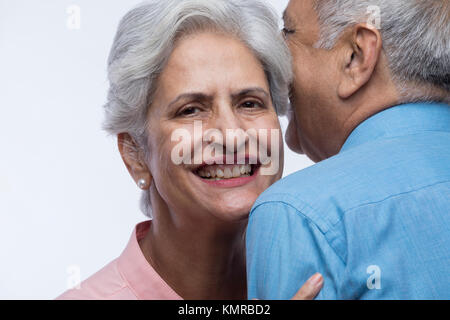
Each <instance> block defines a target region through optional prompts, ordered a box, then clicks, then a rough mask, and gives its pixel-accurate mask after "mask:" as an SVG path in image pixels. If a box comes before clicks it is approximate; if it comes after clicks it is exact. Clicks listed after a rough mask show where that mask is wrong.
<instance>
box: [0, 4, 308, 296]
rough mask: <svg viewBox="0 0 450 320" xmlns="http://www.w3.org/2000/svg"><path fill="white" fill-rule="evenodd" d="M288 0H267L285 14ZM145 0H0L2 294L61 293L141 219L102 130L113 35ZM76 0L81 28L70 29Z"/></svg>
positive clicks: (114, 251) (121, 243) (111, 253)
mask: <svg viewBox="0 0 450 320" xmlns="http://www.w3.org/2000/svg"><path fill="white" fill-rule="evenodd" d="M287 1H288V0H272V1H270V2H271V4H272V5H273V6H274V7H275V8H276V9H277V10H278V12H279V13H280V15H281V12H282V11H283V9H284V8H285V6H286V4H287ZM138 2H140V1H135V0H133V1H130V0H127V1H124V0H121V1H111V0H95V1H93V0H73V1H66V0H40V1H35V0H0V111H1V114H0V138H1V145H0V299H19V298H20V299H52V298H54V297H56V296H57V295H59V294H60V293H62V292H63V291H65V290H66V288H67V284H68V281H69V283H70V279H71V278H70V270H68V268H70V267H71V266H77V267H78V268H79V270H80V271H81V279H85V278H87V277H88V276H89V275H91V274H92V273H94V272H95V271H97V270H98V269H100V268H101V267H103V266H104V265H105V264H107V263H108V262H109V261H111V260H112V259H114V258H116V257H117V256H118V255H119V254H120V253H121V252H122V250H123V248H124V247H125V245H126V243H127V241H128V239H129V237H130V234H131V231H132V229H133V227H134V226H135V224H136V223H138V222H140V221H143V220H145V217H144V216H143V215H142V213H141V212H140V211H139V207H138V200H139V195H140V192H139V190H138V188H137V187H136V185H135V184H134V182H133V180H132V179H131V178H130V177H129V175H128V172H127V170H126V168H125V166H124V165H123V163H122V160H121V158H120V155H119V152H118V150H117V146H116V141H115V140H114V139H112V138H107V137H106V134H105V133H104V132H103V131H102V130H101V128H100V126H101V122H102V119H103V113H102V105H103V103H104V102H105V97H106V90H107V80H106V59H107V56H108V53H109V49H110V46H111V44H112V39H113V37H114V34H115V30H116V27H117V24H118V21H119V20H120V18H121V17H122V16H123V15H124V14H125V12H126V11H127V10H129V9H130V8H131V7H132V6H133V5H135V4H137V3H138ZM70 5H77V6H79V7H80V8H81V28H80V29H79V30H71V29H70V28H68V27H67V19H68V16H69V15H68V13H67V12H66V10H67V8H68V7H69V6H70ZM282 123H283V126H285V125H286V120H285V119H282ZM285 158H286V164H285V168H286V170H285V174H289V173H292V172H294V171H297V170H299V169H302V168H304V167H306V166H308V165H310V164H311V162H310V161H309V160H308V159H307V158H306V157H304V156H298V155H295V154H293V153H292V152H291V151H290V150H288V149H287V148H286V157H285Z"/></svg>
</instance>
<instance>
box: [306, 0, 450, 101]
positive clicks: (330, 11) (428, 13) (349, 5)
mask: <svg viewBox="0 0 450 320" xmlns="http://www.w3.org/2000/svg"><path fill="white" fill-rule="evenodd" d="M315 9H316V12H317V14H318V19H319V25H320V40H319V42H318V43H317V45H316V46H317V47H321V48H325V49H331V48H332V47H333V46H334V44H335V43H336V41H337V40H338V38H339V36H340V35H341V34H342V32H343V31H344V30H345V29H347V28H348V27H349V26H352V25H354V24H357V23H361V22H367V21H371V20H372V21H376V20H377V19H379V20H378V21H379V22H380V25H379V26H377V27H379V28H380V32H381V34H382V38H383V49H384V52H385V54H386V56H387V59H388V62H389V68H390V70H391V74H392V76H393V79H394V81H395V83H396V85H397V87H398V88H399V90H400V93H401V95H402V99H403V100H409V101H404V102H411V101H416V100H429V99H431V100H433V99H436V98H437V99H438V100H444V101H448V99H449V96H450V93H449V91H450V0H315ZM374 13H375V14H377V13H379V14H380V16H379V17H374V16H373V14H374ZM411 85H412V86H411ZM433 88H436V89H440V90H439V91H441V92H443V95H441V96H440V97H433V95H432V94H430V92H431V91H430V90H429V89H433Z"/></svg>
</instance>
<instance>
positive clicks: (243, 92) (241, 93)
mask: <svg viewBox="0 0 450 320" xmlns="http://www.w3.org/2000/svg"><path fill="white" fill-rule="evenodd" d="M252 93H253V94H255V93H256V94H263V95H264V97H265V98H266V99H268V98H269V97H270V95H269V93H268V92H267V91H266V90H264V89H263V88H260V87H252V88H245V89H242V90H240V91H239V92H236V93H233V94H232V95H231V97H232V98H233V100H236V99H239V98H242V97H245V96H248V95H249V94H252Z"/></svg>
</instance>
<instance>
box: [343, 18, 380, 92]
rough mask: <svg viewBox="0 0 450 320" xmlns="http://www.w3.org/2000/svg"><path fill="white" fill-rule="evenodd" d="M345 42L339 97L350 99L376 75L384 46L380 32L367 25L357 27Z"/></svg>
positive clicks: (345, 38)
mask: <svg viewBox="0 0 450 320" xmlns="http://www.w3.org/2000/svg"><path fill="white" fill-rule="evenodd" d="M343 41H344V42H345V44H344V46H343V47H342V50H343V52H344V63H343V73H342V77H341V81H340V83H339V87H338V95H339V97H340V98H341V99H348V98H350V97H351V96H353V95H354V94H355V93H357V92H358V91H359V90H360V89H361V88H362V87H364V85H366V84H367V83H368V82H369V81H370V79H371V78H372V76H373V75H374V73H375V68H376V66H377V63H378V61H379V58H380V54H381V50H382V47H383V46H382V38H381V34H380V32H379V30H378V29H376V28H375V27H374V26H372V25H370V24H367V23H360V24H357V25H355V26H354V27H353V28H352V31H351V32H349V33H347V35H346V36H344V39H343Z"/></svg>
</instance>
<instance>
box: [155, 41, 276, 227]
mask: <svg viewBox="0 0 450 320" xmlns="http://www.w3.org/2000/svg"><path fill="white" fill-rule="evenodd" d="M148 121H149V126H148V129H147V130H148V136H149V139H148V141H149V142H148V143H149V146H148V147H149V151H150V153H149V154H150V155H149V159H147V165H148V168H149V170H150V173H151V175H152V178H153V180H152V183H153V186H152V192H156V193H157V194H156V199H162V201H163V202H164V203H165V205H167V206H168V208H169V209H171V211H173V212H186V211H189V212H191V214H194V215H196V217H195V218H204V217H208V216H209V217H210V216H211V215H214V216H215V217H216V218H218V219H220V220H224V221H236V220H240V219H245V218H247V217H248V213H249V211H250V209H251V207H252V205H253V203H254V202H255V200H256V198H257V197H258V196H259V195H260V194H261V193H262V192H263V191H264V190H265V189H266V188H268V187H269V186H270V185H271V184H272V183H274V182H275V181H277V180H278V179H279V178H280V177H281V174H282V169H283V168H282V166H283V149H282V148H283V143H282V135H281V130H280V126H279V122H278V117H277V114H276V112H275V109H274V107H273V105H272V100H271V96H270V91H269V85H268V82H267V79H266V76H265V72H264V70H263V67H262V65H261V63H260V62H259V60H258V59H257V58H256V57H255V56H254V55H253V53H252V52H251V51H250V50H249V49H248V48H247V47H246V46H245V45H243V44H242V43H241V42H240V41H238V40H235V39H233V38H231V37H228V36H224V35H220V34H215V33H199V34H195V35H191V36H188V37H185V38H183V39H181V40H179V41H178V42H177V45H176V48H175V49H174V50H173V52H172V54H171V56H170V58H169V60H168V63H167V65H166V67H165V68H164V70H163V72H162V73H161V75H160V77H159V79H158V85H157V90H156V92H155V95H154V97H153V102H152V105H151V106H150V108H149V111H148ZM210 129H214V132H215V135H213V136H214V138H212V139H211V140H208V139H207V138H208V137H207V136H205V133H208V132H212V131H211V130H210ZM227 129H228V137H230V133H231V132H237V131H235V130H236V129H242V130H243V132H247V133H249V134H250V136H249V137H252V138H251V139H247V140H245V139H240V141H239V140H238V139H236V140H235V139H231V140H230V138H228V142H229V143H230V142H233V143H234V147H233V146H231V145H229V146H228V148H227V145H226V144H227V140H226V139H227ZM249 129H253V131H252V130H250V131H247V130H249ZM255 129H256V130H255ZM258 129H266V130H265V131H264V130H263V131H260V132H259V133H260V134H259V135H255V134H254V133H255V131H256V133H258ZM230 130H231V131H230ZM217 133H221V134H222V135H223V141H222V140H221V139H220V136H218V135H217ZM252 133H253V135H252ZM264 133H266V134H264ZM249 141H252V143H255V142H256V144H258V146H259V147H260V148H261V147H263V149H264V148H266V149H267V153H268V155H270V156H271V157H272V161H278V164H279V166H278V167H277V166H276V165H274V164H273V163H272V164H265V165H261V161H262V159H261V158H260V157H259V156H258V152H257V150H255V148H254V147H250V145H251V144H250V142H249ZM212 142H214V143H212ZM208 145H209V146H210V147H209V148H208V147H207V146H208ZM263 149H261V150H263ZM274 149H275V150H274ZM181 150H183V151H181ZM218 150H221V152H218ZM238 154H239V160H240V161H239V162H240V163H241V164H238V157H237V155H238ZM227 155H228V161H227V159H226V156H227ZM243 155H245V157H244V160H242V159H241V157H242V156H243ZM274 155H275V156H276V157H274ZM278 155H279V156H278ZM180 158H182V159H183V163H181V164H180V163H179V162H180V161H179V159H180ZM275 158H276V159H275ZM177 159H178V161H177ZM255 159H257V160H258V163H257V164H252V165H251V164H249V163H250V162H253V163H254V162H255ZM221 161H222V162H223V163H224V164H217V163H220V162H221ZM242 161H245V164H242ZM189 162H190V163H189ZM230 162H231V163H230ZM269 166H272V168H275V171H274V170H272V172H270V170H266V171H269V172H265V173H264V172H263V171H264V170H262V169H267V168H268V167H269ZM154 196H155V195H153V197H152V199H154V198H155V197H154ZM191 218H192V217H191Z"/></svg>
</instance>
